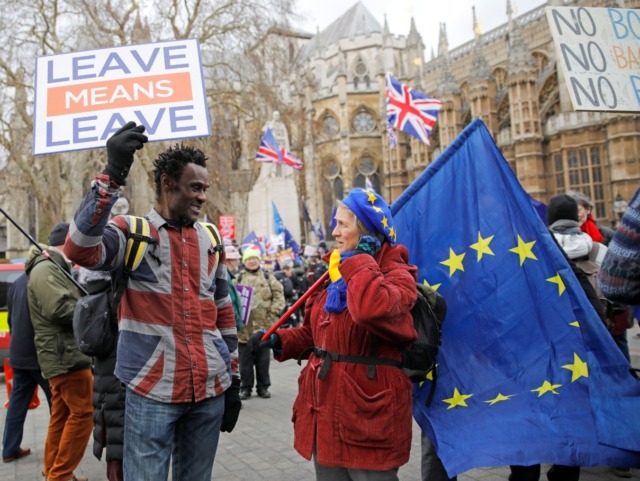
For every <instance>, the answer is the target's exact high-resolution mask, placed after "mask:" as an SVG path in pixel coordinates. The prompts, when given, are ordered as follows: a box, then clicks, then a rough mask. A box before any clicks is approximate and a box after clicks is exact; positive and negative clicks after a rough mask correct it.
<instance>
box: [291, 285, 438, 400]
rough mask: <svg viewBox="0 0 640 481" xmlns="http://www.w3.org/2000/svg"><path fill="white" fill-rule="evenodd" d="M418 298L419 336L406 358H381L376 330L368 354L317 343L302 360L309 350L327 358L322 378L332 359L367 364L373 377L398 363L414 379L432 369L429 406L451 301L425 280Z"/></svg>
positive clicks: (421, 378)
mask: <svg viewBox="0 0 640 481" xmlns="http://www.w3.org/2000/svg"><path fill="white" fill-rule="evenodd" d="M416 290H417V291H418V298H417V300H416V303H415V305H414V306H413V308H412V309H411V315H412V316H413V327H414V328H415V330H416V331H417V333H418V339H416V340H415V342H414V343H413V344H412V345H411V348H410V349H404V348H403V351H402V361H396V360H395V359H387V358H381V357H379V356H378V347H379V345H380V338H379V337H378V336H376V335H375V334H372V335H371V346H370V349H369V355H368V356H353V355H350V354H341V353H337V352H329V351H325V350H322V349H319V348H317V347H314V348H310V349H308V350H307V351H304V352H303V353H302V354H301V355H300V356H299V357H298V363H300V361H301V360H302V359H303V358H304V356H305V355H306V354H307V352H308V351H311V350H313V352H314V354H315V355H316V356H317V357H321V358H323V359H324V364H323V365H322V367H321V368H320V372H319V373H318V378H319V379H320V380H323V379H325V377H326V376H327V373H328V371H329V368H330V367H331V363H332V362H350V363H355V364H366V365H367V366H368V368H367V377H368V378H369V379H373V378H374V377H375V375H376V366H381V365H382V366H394V367H398V368H400V369H402V371H403V372H404V373H405V374H406V375H407V376H408V377H409V379H411V380H412V381H413V382H422V381H426V380H427V379H428V378H427V376H428V375H429V373H431V378H430V379H431V381H432V382H431V391H430V393H429V397H428V398H427V402H426V404H427V406H428V405H429V404H430V403H431V400H432V398H433V394H434V392H435V386H436V380H437V377H438V376H437V370H436V358H437V356H438V350H439V349H440V344H442V323H443V322H444V318H445V316H446V315H447V304H446V302H445V300H444V298H443V297H442V296H441V295H440V294H438V293H437V292H436V291H434V290H433V289H432V288H431V287H429V286H425V285H424V284H419V283H417V284H416Z"/></svg>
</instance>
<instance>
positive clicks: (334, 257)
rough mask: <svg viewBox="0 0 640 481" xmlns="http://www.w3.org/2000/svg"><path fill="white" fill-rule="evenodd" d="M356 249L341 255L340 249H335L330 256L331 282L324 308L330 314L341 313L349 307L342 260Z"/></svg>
mask: <svg viewBox="0 0 640 481" xmlns="http://www.w3.org/2000/svg"><path fill="white" fill-rule="evenodd" d="M353 254H354V251H349V252H345V253H344V254H342V255H340V252H338V249H334V251H333V252H332V253H331V257H330V258H329V278H330V279H331V284H329V287H328V288H327V299H326V301H325V303H324V310H325V311H327V312H328V313H329V314H332V313H339V312H342V311H344V310H345V309H346V308H347V283H346V282H345V281H344V279H343V278H342V274H340V270H339V269H338V268H339V267H340V262H342V261H343V260H345V259H348V258H349V257H351V256H352V255H353Z"/></svg>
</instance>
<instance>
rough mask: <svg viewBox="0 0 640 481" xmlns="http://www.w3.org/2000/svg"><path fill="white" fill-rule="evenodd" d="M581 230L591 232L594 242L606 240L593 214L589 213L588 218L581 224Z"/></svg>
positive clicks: (590, 235)
mask: <svg viewBox="0 0 640 481" xmlns="http://www.w3.org/2000/svg"><path fill="white" fill-rule="evenodd" d="M580 230H581V231H582V232H586V233H587V234H589V237H591V238H592V239H593V241H594V242H602V241H603V240H604V237H602V234H601V233H600V229H598V226H597V225H596V222H595V221H594V220H593V216H592V215H591V214H588V215H587V220H586V221H584V224H582V225H581V226H580Z"/></svg>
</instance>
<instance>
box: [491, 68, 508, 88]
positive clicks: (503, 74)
mask: <svg viewBox="0 0 640 481" xmlns="http://www.w3.org/2000/svg"><path fill="white" fill-rule="evenodd" d="M493 76H494V78H495V79H496V89H497V90H498V91H500V90H501V89H502V88H503V87H504V86H505V79H506V78H507V71H506V70H505V69H503V68H497V69H495V70H494V71H493Z"/></svg>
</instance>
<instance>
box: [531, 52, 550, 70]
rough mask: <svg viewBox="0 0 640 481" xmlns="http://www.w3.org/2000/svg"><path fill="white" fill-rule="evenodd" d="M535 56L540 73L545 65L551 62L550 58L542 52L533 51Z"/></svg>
mask: <svg viewBox="0 0 640 481" xmlns="http://www.w3.org/2000/svg"><path fill="white" fill-rule="evenodd" d="M533 58H534V59H535V61H536V73H537V74H538V75H540V74H541V73H542V72H544V69H545V67H546V66H547V64H548V63H549V59H548V58H547V56H546V55H545V54H543V53H541V52H533Z"/></svg>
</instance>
